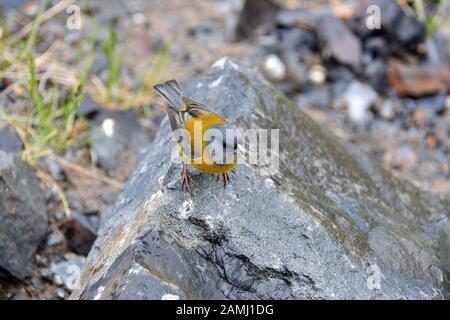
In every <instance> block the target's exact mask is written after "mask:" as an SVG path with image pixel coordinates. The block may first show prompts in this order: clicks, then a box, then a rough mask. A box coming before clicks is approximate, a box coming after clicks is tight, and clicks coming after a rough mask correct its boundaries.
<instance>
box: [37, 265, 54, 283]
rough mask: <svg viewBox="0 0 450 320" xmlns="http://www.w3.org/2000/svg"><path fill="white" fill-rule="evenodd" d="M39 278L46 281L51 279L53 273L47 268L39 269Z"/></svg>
mask: <svg viewBox="0 0 450 320" xmlns="http://www.w3.org/2000/svg"><path fill="white" fill-rule="evenodd" d="M40 272H41V278H42V279H43V280H45V281H47V282H52V281H53V273H52V272H51V271H50V269H48V268H42V269H41V271H40Z"/></svg>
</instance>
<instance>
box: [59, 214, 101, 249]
mask: <svg viewBox="0 0 450 320" xmlns="http://www.w3.org/2000/svg"><path fill="white" fill-rule="evenodd" d="M98 226H99V218H98V212H96V211H94V212H75V213H73V214H72V216H71V217H70V219H69V220H67V221H66V222H64V224H63V225H62V228H63V230H64V234H65V236H66V239H67V244H68V246H69V247H70V248H71V249H72V250H74V251H75V252H77V253H79V254H82V255H87V254H88V253H89V250H90V249H91V247H92V245H93V243H94V241H95V239H96V238H97V229H98Z"/></svg>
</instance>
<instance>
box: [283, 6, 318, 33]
mask: <svg viewBox="0 0 450 320" xmlns="http://www.w3.org/2000/svg"><path fill="white" fill-rule="evenodd" d="M315 19H316V16H315V15H314V14H313V13H312V12H310V11H306V10H303V9H290V10H289V9H288V10H281V11H280V12H278V14H277V15H276V17H275V22H276V23H277V24H278V25H279V26H282V27H295V28H301V29H306V30H315Z"/></svg>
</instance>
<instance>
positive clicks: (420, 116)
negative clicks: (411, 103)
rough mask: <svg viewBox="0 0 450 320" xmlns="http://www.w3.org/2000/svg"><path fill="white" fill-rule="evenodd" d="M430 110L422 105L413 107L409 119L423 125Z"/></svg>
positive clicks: (428, 117)
mask: <svg viewBox="0 0 450 320" xmlns="http://www.w3.org/2000/svg"><path fill="white" fill-rule="evenodd" d="M430 117H431V115H430V110H428V109H426V108H422V107H416V108H414V110H413V112H412V114H411V118H410V121H411V123H412V124H414V125H423V124H425V123H426V122H427V121H428V120H429V119H430Z"/></svg>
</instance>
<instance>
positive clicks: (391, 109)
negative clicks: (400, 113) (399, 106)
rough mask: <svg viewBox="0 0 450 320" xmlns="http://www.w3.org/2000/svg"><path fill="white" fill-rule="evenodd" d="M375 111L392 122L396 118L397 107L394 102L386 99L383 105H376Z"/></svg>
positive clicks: (382, 102)
mask: <svg viewBox="0 0 450 320" xmlns="http://www.w3.org/2000/svg"><path fill="white" fill-rule="evenodd" d="M375 110H376V111H377V113H378V114H379V115H380V116H381V117H382V118H384V119H386V120H392V119H394V118H395V113H396V111H395V110H396V106H395V104H394V102H393V101H392V100H389V99H386V100H383V101H381V103H376V104H375Z"/></svg>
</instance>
